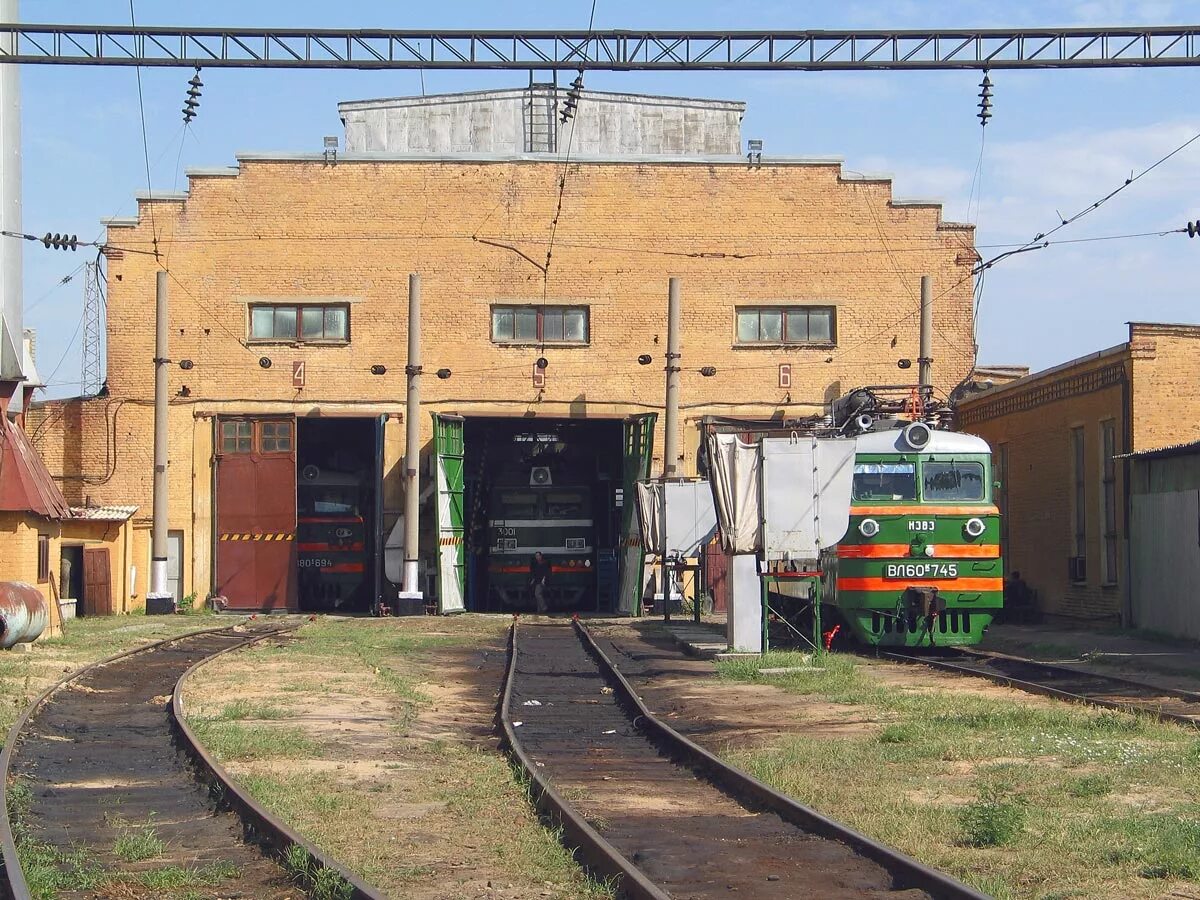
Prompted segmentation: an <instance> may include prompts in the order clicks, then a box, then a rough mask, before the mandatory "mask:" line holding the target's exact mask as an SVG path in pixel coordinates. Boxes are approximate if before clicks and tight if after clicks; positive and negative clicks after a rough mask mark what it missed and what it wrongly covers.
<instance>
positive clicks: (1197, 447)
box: [1114, 441, 1200, 459]
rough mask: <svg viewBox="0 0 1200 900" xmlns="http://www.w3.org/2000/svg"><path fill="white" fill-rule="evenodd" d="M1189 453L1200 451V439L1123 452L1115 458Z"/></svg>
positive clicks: (1160, 457) (1159, 457) (1143, 457)
mask: <svg viewBox="0 0 1200 900" xmlns="http://www.w3.org/2000/svg"><path fill="white" fill-rule="evenodd" d="M1189 453H1200V441H1189V442H1188V443H1185V444H1168V445H1167V446H1165V447H1151V448H1150V449H1147V450H1138V451H1136V452H1134V453H1122V454H1120V455H1118V456H1116V457H1114V458H1115V459H1166V458H1167V457H1170V456H1186V455H1188V454H1189Z"/></svg>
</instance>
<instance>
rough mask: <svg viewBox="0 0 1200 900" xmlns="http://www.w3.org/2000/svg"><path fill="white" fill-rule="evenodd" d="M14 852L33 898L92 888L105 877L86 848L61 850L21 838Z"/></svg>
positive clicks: (51, 897) (48, 898)
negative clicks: (19, 860) (21, 840)
mask: <svg viewBox="0 0 1200 900" xmlns="http://www.w3.org/2000/svg"><path fill="white" fill-rule="evenodd" d="M17 855H18V856H19V857H20V859H21V870H22V871H23V872H24V873H25V881H26V883H27V884H28V885H29V893H30V894H31V895H32V896H33V898H34V900H55V898H56V897H58V895H59V892H61V891H90V890H95V889H96V888H98V887H99V886H100V885H101V884H103V883H104V881H105V880H106V876H105V871H104V867H103V866H102V865H101V864H100V862H99V860H97V859H96V858H95V857H94V856H93V855H92V854H90V853H89V852H88V851H86V850H82V849H74V850H71V851H69V852H62V851H60V850H57V849H56V848H54V847H51V846H50V845H48V844H41V843H35V842H32V841H23V842H21V844H20V846H18V847H17Z"/></svg>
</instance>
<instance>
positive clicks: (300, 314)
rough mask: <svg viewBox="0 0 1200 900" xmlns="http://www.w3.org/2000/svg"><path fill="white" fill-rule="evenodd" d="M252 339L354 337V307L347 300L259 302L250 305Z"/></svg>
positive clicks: (320, 339)
mask: <svg viewBox="0 0 1200 900" xmlns="http://www.w3.org/2000/svg"><path fill="white" fill-rule="evenodd" d="M250 340H252V341H289V342H294V343H310V342H315V341H340V342H345V341H348V340H350V307H349V306H347V305H346V304H344V303H306V304H302V305H293V304H274V303H271V304H255V305H252V306H251V307H250Z"/></svg>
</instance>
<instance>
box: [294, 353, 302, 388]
mask: <svg viewBox="0 0 1200 900" xmlns="http://www.w3.org/2000/svg"><path fill="white" fill-rule="evenodd" d="M292 387H294V388H296V389H297V390H299V389H300V388H302V387H304V360H302V359H296V360H292Z"/></svg>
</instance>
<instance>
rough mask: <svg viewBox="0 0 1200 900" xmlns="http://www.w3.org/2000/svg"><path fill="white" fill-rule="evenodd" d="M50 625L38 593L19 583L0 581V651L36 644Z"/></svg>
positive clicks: (48, 611)
mask: <svg viewBox="0 0 1200 900" xmlns="http://www.w3.org/2000/svg"><path fill="white" fill-rule="evenodd" d="M49 622H50V608H49V607H48V606H47V605H46V598H45V597H43V596H42V592H41V591H39V590H38V589H37V588H35V587H34V586H33V585H32V584H25V583H24V582H20V581H0V649H3V650H7V649H9V648H10V647H13V646H15V645H16V644H20V643H24V642H29V641H36V640H37V639H38V638H39V637H41V634H42V632H43V631H45V630H46V626H47V624H49Z"/></svg>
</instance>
